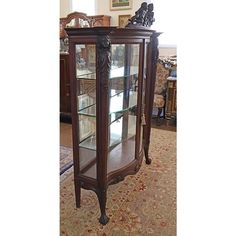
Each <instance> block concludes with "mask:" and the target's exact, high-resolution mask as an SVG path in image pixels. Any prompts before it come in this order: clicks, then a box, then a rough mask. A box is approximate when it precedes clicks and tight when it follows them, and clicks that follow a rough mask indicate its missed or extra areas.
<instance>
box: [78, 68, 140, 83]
mask: <svg viewBox="0 0 236 236" xmlns="http://www.w3.org/2000/svg"><path fill="white" fill-rule="evenodd" d="M137 74H138V66H130V70H129V73H128V71H127V72H126V73H125V67H124V66H122V67H116V66H112V67H111V72H110V78H109V79H118V78H126V77H129V76H133V75H137ZM76 75H77V76H76V78H77V79H94V80H95V79H96V72H92V71H91V70H88V69H77V70H76Z"/></svg>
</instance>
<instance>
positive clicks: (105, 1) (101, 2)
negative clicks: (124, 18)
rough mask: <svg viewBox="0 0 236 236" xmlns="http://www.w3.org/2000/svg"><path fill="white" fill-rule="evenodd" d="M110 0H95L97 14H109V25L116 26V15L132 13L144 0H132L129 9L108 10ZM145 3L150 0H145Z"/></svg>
mask: <svg viewBox="0 0 236 236" xmlns="http://www.w3.org/2000/svg"><path fill="white" fill-rule="evenodd" d="M110 1H111V0H97V2H98V6H97V14H98V15H109V16H111V26H118V25H119V23H118V16H119V15H129V14H130V15H132V16H133V15H134V14H135V12H136V11H137V10H138V9H139V8H140V6H141V3H142V2H144V0H133V1H132V2H133V4H132V8H131V9H129V10H119V11H111V10H110ZM146 2H147V3H150V2H151V0H146Z"/></svg>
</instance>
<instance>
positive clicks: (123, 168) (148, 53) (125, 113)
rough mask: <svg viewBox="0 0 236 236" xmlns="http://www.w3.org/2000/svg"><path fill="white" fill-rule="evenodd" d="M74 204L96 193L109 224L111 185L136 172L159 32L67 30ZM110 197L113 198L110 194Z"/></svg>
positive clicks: (145, 145) (145, 135) (144, 146)
mask: <svg viewBox="0 0 236 236" xmlns="http://www.w3.org/2000/svg"><path fill="white" fill-rule="evenodd" d="M66 32H67V34H68V36H69V66H70V86H71V104H72V132H73V156H74V180H75V192H76V206H77V207H80V190H81V188H85V189H89V190H93V191H95V193H96V194H97V197H98V200H99V204H100V210H101V217H100V219H99V222H100V223H102V224H106V223H107V222H108V220H109V218H108V217H107V215H106V212H105V206H106V198H107V196H106V195H107V188H108V186H109V185H110V184H114V183H117V182H119V181H121V180H123V179H124V177H125V176H127V175H130V174H135V173H136V172H137V171H138V170H139V168H140V166H141V163H142V159H143V156H145V159H146V163H147V164H150V163H151V159H150V158H149V157H148V149H149V142H150V122H151V113H152V105H153V93H154V91H153V90H154V84H155V77H156V76H155V75H156V63H157V58H158V41H157V37H158V35H159V33H157V32H155V31H153V30H150V29H147V28H143V29H142V28H140V29H137V28H123V29H122V28H117V27H94V28H77V29H76V28H68V29H66ZM108 197H109V196H108Z"/></svg>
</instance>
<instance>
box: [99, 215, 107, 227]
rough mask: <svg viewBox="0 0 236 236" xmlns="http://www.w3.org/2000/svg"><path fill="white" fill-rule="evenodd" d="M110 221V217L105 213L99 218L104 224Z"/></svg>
mask: <svg viewBox="0 0 236 236" xmlns="http://www.w3.org/2000/svg"><path fill="white" fill-rule="evenodd" d="M108 221H109V218H108V217H107V216H106V215H105V214H104V215H101V217H100V218H99V222H100V223H101V224H103V225H106V224H107V223H108Z"/></svg>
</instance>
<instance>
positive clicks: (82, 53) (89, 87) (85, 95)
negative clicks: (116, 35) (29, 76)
mask: <svg viewBox="0 0 236 236" xmlns="http://www.w3.org/2000/svg"><path fill="white" fill-rule="evenodd" d="M75 48H76V58H75V61H76V86H77V88H76V91H77V118H78V119H77V120H78V140H79V163H80V170H79V172H80V174H82V175H85V176H87V177H91V178H94V179H95V178H96V46H95V44H76V47H75Z"/></svg>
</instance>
